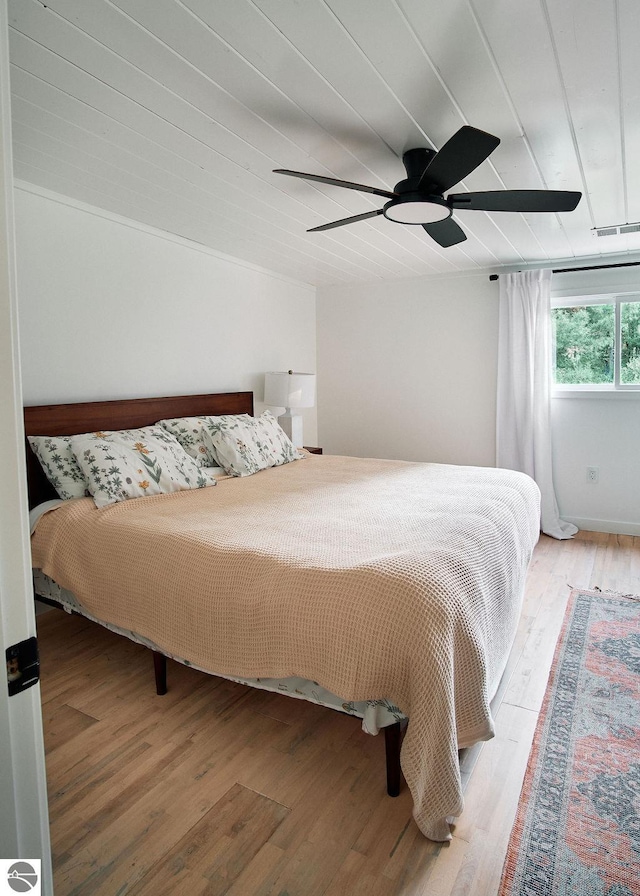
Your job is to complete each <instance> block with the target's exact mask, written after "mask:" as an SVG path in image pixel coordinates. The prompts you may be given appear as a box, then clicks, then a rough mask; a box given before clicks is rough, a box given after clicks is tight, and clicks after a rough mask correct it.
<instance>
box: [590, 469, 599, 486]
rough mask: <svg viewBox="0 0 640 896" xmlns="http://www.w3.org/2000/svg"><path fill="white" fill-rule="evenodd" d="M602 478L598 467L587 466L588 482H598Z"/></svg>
mask: <svg viewBox="0 0 640 896" xmlns="http://www.w3.org/2000/svg"><path fill="white" fill-rule="evenodd" d="M599 478H600V471H599V469H598V467H587V482H597V481H598V479H599Z"/></svg>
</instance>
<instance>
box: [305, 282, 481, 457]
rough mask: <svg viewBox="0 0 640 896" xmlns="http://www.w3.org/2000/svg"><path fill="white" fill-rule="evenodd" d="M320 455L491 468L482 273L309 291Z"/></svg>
mask: <svg viewBox="0 0 640 896" xmlns="http://www.w3.org/2000/svg"><path fill="white" fill-rule="evenodd" d="M317 320H318V406H319V407H318V413H319V430H320V442H321V444H322V445H323V446H324V448H325V450H326V451H329V452H332V453H340V454H350V455H361V456H368V457H388V458H402V459H406V460H419V461H436V462H442V463H458V464H477V465H481V466H492V465H493V464H494V463H495V400H496V399H495V392H496V361H497V355H496V352H497V341H498V335H497V330H498V284H497V283H495V282H492V283H490V282H489V278H488V275H487V274H486V273H484V274H482V275H479V274H474V275H472V276H466V277H465V276H456V277H447V278H429V279H427V278H415V279H408V280H399V281H396V282H393V283H380V284H376V283H373V284H371V283H369V284H364V285H358V286H350V287H331V288H328V287H327V288H322V289H319V290H318V312H317Z"/></svg>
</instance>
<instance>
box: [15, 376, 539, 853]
mask: <svg viewBox="0 0 640 896" xmlns="http://www.w3.org/2000/svg"><path fill="white" fill-rule="evenodd" d="M221 414H225V415H226V414H232V415H234V414H236V415H241V414H248V415H252V414H253V396H252V394H251V393H248V392H236V393H218V394H213V395H194V396H172V397H169V398H154V399H130V400H123V401H113V402H91V403H80V404H67V405H49V406H39V407H27V408H25V431H26V434H27V436H33V435H39V436H43V435H47V436H71V435H76V434H79V433H90V432H94V431H100V430H110V431H111V430H127V429H134V428H137V427H143V426H150V425H153V424H155V423H156V422H157V421H159V420H163V419H165V418H182V417H184V418H188V417H191V416H194V415H195V416H204V415H211V416H214V417H215V416H217V415H221ZM27 467H28V478H29V495H30V505H31V507H32V508H34V509H35V508H41V507H42V505H43V504H44V503H45V502H49V501H51V500H52V499H55V497H56V495H55V491H54V490H53V488H52V486H51V485H50V483H49V481H48V479H47V477H46V476H45V475H44V472H43V470H42V467H41V465H40V464H39V462H38V460H37V458H36V457H35V455H34V454H33V452H32V451H31V449H30V448H28V452H27ZM37 515H38V514H37V512H36V516H37ZM538 535H539V494H538V490H537V487H536V486H535V484H534V483H533V481H532V480H531V479H529V477H526V476H524V475H523V474H519V473H515V472H512V471H505V470H495V469H489V468H473V467H453V466H448V465H438V464H415V463H405V462H400V461H384V460H376V459H358V458H342V457H332V456H326V455H325V456H318V455H306V456H304V453H303V456H302V457H301V458H300V459H299V460H298V459H296V460H295V462H289V463H283V464H280V465H277V466H273V467H270V468H268V469H264V470H261V471H260V472H257V473H255V474H254V475H247V476H241V477H229V476H223V477H220V478H219V479H218V481H217V482H216V486H215V488H207V487H205V488H198V489H193V490H189V491H186V490H185V491H176V492H173V493H171V494H160V495H153V496H150V497H144V498H141V499H137V498H136V499H135V500H128V501H121V502H118V503H115V504H110V505H108V506H107V507H101V508H98V507H96V506H95V504H94V502H93V499H92V498H91V497H84V498H80V499H79V500H73V501H58V502H57V503H56V505H55V508H54V509H53V510H52V511H51V512H47V513H44V514H42V515H41V516H40V517H39V520H38V522H37V524H36V526H35V531H34V534H33V536H32V553H33V558H34V581H35V582H36V593H37V594H40V595H41V596H43V597H44V598H45V599H47V600H51V601H53V602H55V603H57V604H59V605H61V606H63V607H65V608H66V609H68V610H73V611H74V612H80V613H82V614H83V615H86V616H87V617H88V618H91V619H94V620H95V621H98V622H100V623H101V624H103V625H107V626H108V627H112V628H114V630H116V631H118V632H120V633H121V634H125V635H127V636H128V637H132V638H133V639H134V640H139V641H141V643H144V644H145V645H146V646H148V647H150V649H151V650H152V651H153V655H154V658H155V668H156V676H157V678H156V680H157V684H158V687H159V690H160V691H162V689H163V680H162V679H163V675H164V674H165V673H166V667H165V657H166V656H169V657H172V658H176V659H178V660H179V661H181V662H186V663H188V664H191V665H193V666H195V667H197V668H199V669H202V670H203V671H205V672H208V673H211V674H218V675H222V676H224V677H228V678H232V679H234V680H242V681H245V682H246V683H249V684H252V685H253V686H257V687H265V686H272V687H273V686H275V687H279V684H278V683H279V682H282V681H283V680H286V679H290V678H291V676H296V679H297V680H298V681H299V682H301V683H304V682H306V684H307V685H308V686H309V687H310V692H309V693H307V694H305V693H304V687H303V686H301V687H300V688H298V687H297V686H296V687H294V691H297V690H300V691H301V693H293V694H292V696H298V697H302V698H304V699H314V700H318V694H319V693H320V694H321V695H323V696H325V697H326V700H324V699H320V700H319V701H318V702H324V703H325V705H332V703H331V698H333V699H334V700H335V701H336V703H335V706H334V708H338V709H341V710H342V711H347V712H351V713H352V714H356V715H360V716H361V717H364V715H365V713H366V712H367V708H368V710H369V711H370V713H371V712H373V714H374V715H373V717H372V718H373V722H372V723H371V727H372V728H373V729H377V728H380V727H382V728H384V730H385V734H386V743H387V775H388V788H389V790H390V792H391V793H394V792H397V791H398V789H399V785H400V779H399V769H398V753H399V752H400V745H401V744H402V747H401V752H400V762H401V765H402V769H403V772H404V776H405V778H406V781H407V783H408V786H409V788H410V790H411V794H412V797H413V801H414V818H415V820H416V822H417V824H418V826H419V828H420V829H421V831H422V832H423V833H424V834H425V836H427V837H429V838H430V839H433V840H438V841H442V840H447V839H449V838H450V829H449V823H450V821H451V819H452V818H453V817H455V816H457V815H459V814H460V812H461V811H462V807H463V800H462V786H461V780H460V769H459V763H458V750H459V749H460V748H464V747H467V746H471V745H472V744H474V743H477V742H478V741H481V740H486V739H488V738H490V737H492V736H493V733H494V727H493V720H492V717H491V709H490V700H491V698H492V696H493V695H494V693H495V691H496V689H497V686H498V683H499V681H500V677H501V675H502V673H503V671H504V668H505V665H506V662H507V659H508V655H509V650H510V647H511V644H512V641H513V637H514V634H515V630H516V626H517V622H518V618H519V614H520V607H521V600H522V595H523V590H524V582H525V577H526V572H527V568H528V564H529V560H530V557H531V553H532V550H533V547H534V545H535V542H536V541H537V538H538ZM115 557H117V558H118V560H117V562H116V561H115V560H114V558H115ZM265 680H269V681H267V682H265ZM274 682H275V684H274ZM407 719H409V723H408V725H406V720H407ZM405 726H406V733H405V735H404V738H402V735H401V733H402V732H403V730H404V729H405Z"/></svg>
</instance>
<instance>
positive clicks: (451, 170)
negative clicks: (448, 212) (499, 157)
mask: <svg viewBox="0 0 640 896" xmlns="http://www.w3.org/2000/svg"><path fill="white" fill-rule="evenodd" d="M499 143H500V140H499V138H498V137H494V136H493V134H487V132H486V131H480V130H478V128H472V127H471V126H470V125H468V124H465V125H464V126H463V127H461V128H460V130H459V131H456V133H455V134H454V135H453V137H451V138H450V139H449V140H447V142H446V143H445V145H444V146H443V147H442V149H441V150H440V151H439V152H437V153H436V154H435V156H434V157H433V160H432V161H431V163H430V164H429V165H427V167H426V169H425V171H424V173H423V175H422V177H421V178H420V182H419V183H418V189H419V190H423V189H427V190H429V186H430V185H431V184H432V185H434V186H436V187H437V192H439V193H444V191H445V190H448V189H449V188H450V187H452V186H453V185H454V184H457V183H459V182H460V181H461V180H463V179H464V178H465V177H466V176H467V174H470V173H471V172H472V171H473V170H474V169H476V168H477V167H478V165H480V164H481V163H482V162H484V160H485V159H486V158H488V156H490V155H491V153H492V152H493V150H494V149H495V148H496V146H498V144H499Z"/></svg>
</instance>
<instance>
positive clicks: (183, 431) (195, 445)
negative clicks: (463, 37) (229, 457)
mask: <svg viewBox="0 0 640 896" xmlns="http://www.w3.org/2000/svg"><path fill="white" fill-rule="evenodd" d="M227 418H229V419H234V418H244V419H247V420H249V419H250V417H249V415H248V414H226V415H224V418H223V417H173V418H171V419H168V420H159V421H158V426H162V427H163V429H166V430H167V432H170V433H171V435H173V436H175V437H176V439H177V440H178V442H179V443H180V444H181V445H182V447H183V448H184V450H185V451H186V452H187V454H188V455H189V456H190V457H192V458H193V459H194V460H195V462H196V463H197V464H198V466H199V467H214V466H220V464H219V463H218V458H217V457H216V456H215V454H214V453H213V446H212V445H211V442H210V441H209V442H207V443H205V438H204V430H205V428H206V426H207V425H208V423H209V421H215V420H222V419H227Z"/></svg>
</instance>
